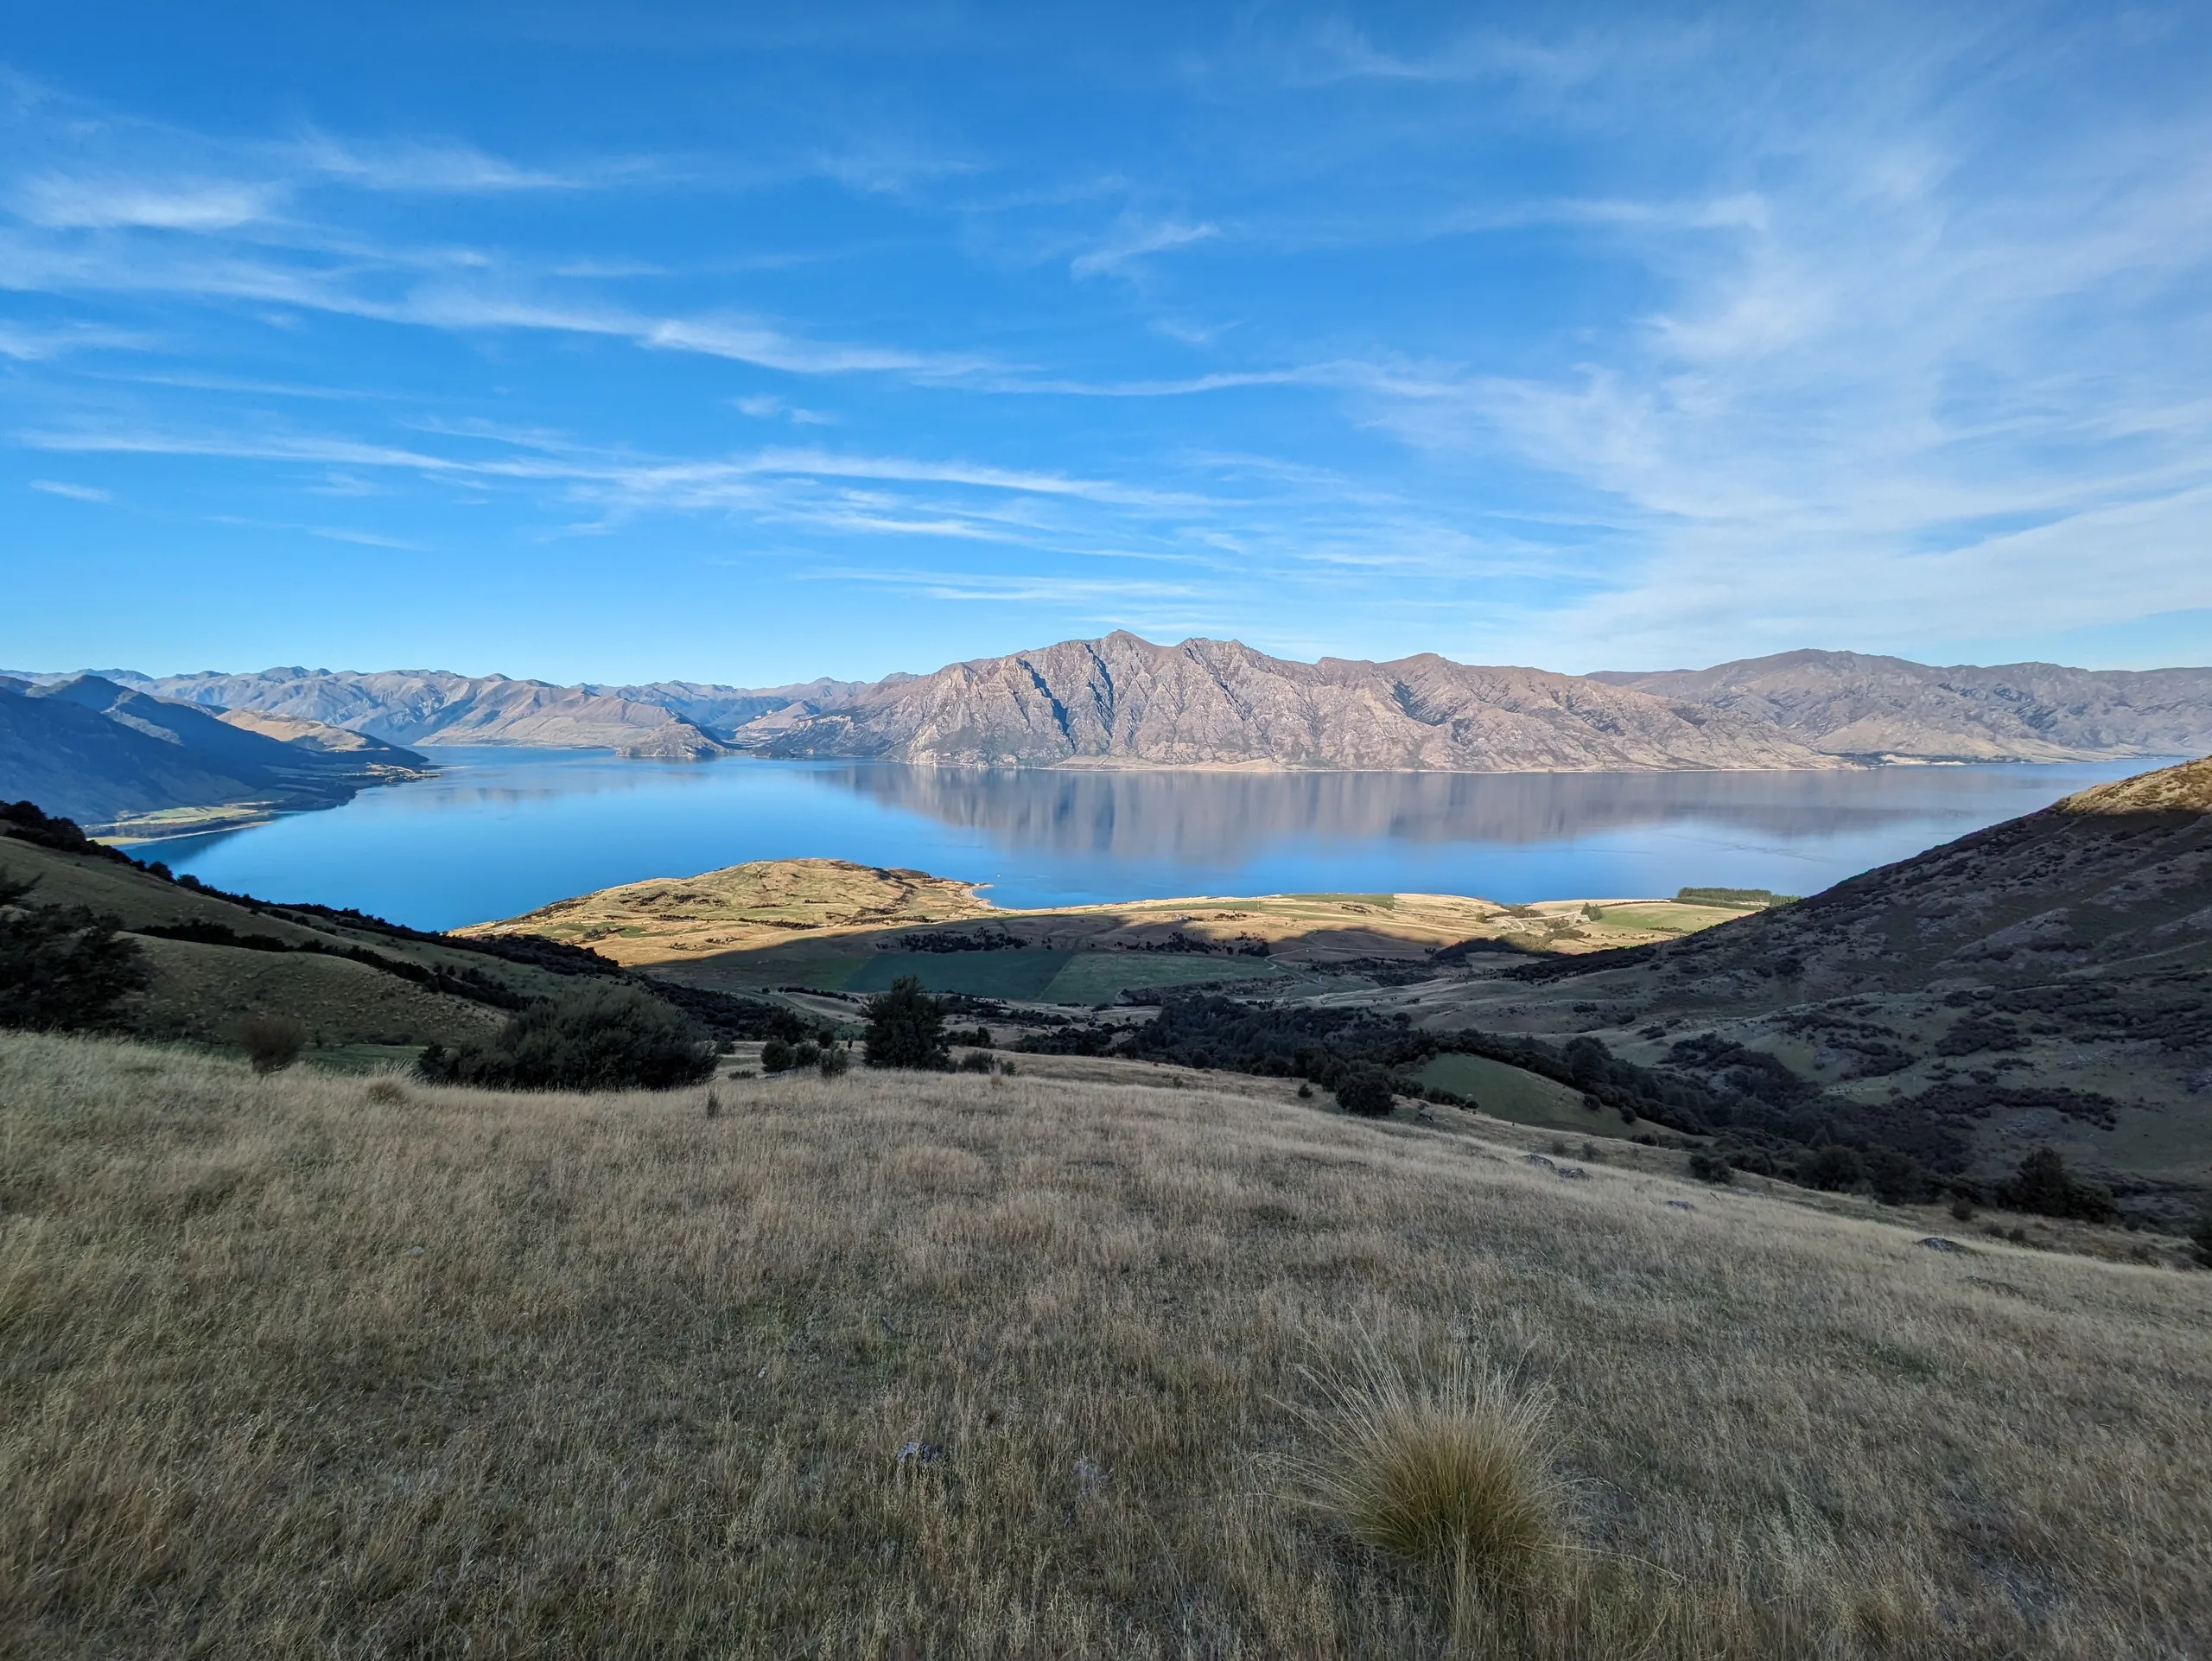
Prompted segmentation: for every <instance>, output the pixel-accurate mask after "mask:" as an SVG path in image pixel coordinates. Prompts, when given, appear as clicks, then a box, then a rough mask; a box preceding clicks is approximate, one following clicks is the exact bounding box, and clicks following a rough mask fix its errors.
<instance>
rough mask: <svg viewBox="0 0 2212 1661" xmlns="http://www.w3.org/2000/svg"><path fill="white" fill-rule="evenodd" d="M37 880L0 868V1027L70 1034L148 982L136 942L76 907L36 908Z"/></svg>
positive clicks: (112, 1013) (112, 923)
mask: <svg viewBox="0 0 2212 1661" xmlns="http://www.w3.org/2000/svg"><path fill="white" fill-rule="evenodd" d="M35 886H36V885H35V883H33V882H25V881H17V880H13V879H10V877H9V875H8V874H7V873H6V872H5V871H0V1027H16V1028H29V1029H31V1030H33V1031H35V1032H70V1031H82V1030H85V1029H86V1028H99V1027H105V1026H108V1025H110V1024H111V1022H112V1021H114V1020H115V1017H116V1015H117V1013H118V1005H120V1004H121V1003H122V1002H123V1000H124V998H126V997H128V996H130V994H131V993H133V992H137V991H142V990H144V989H145V987H146V986H147V985H148V984H149V983H151V981H152V980H153V973H152V971H151V970H150V969H149V968H148V966H147V964H146V954H145V952H144V951H143V950H142V949H141V948H140V946H139V945H138V942H137V941H136V940H134V939H130V938H129V937H128V936H127V935H123V934H119V933H118V932H116V931H117V929H118V926H119V925H118V922H117V920H116V919H114V918H112V917H96V916H94V915H93V914H92V913H90V912H88V911H86V910H84V909H83V908H82V907H66V908H65V907H55V908H54V909H51V910H39V911H34V910H32V909H31V908H30V907H27V906H24V905H22V903H21V902H22V899H23V897H24V896H25V895H26V894H29V893H30V891H31V889H32V888H34V887H35Z"/></svg>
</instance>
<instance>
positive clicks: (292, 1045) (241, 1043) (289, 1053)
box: [231, 1014, 308, 1072]
mask: <svg viewBox="0 0 2212 1661" xmlns="http://www.w3.org/2000/svg"><path fill="white" fill-rule="evenodd" d="M231 1036H232V1039H233V1040H234V1041H236V1042H237V1044H238V1047H239V1048H240V1049H242V1050H244V1051H245V1059H246V1060H247V1061H248V1062H250V1063H251V1065H252V1067H253V1070H254V1071H255V1072H283V1070H284V1069H285V1068H286V1067H289V1066H291V1065H292V1063H294V1062H295V1061H296V1060H299V1059H300V1053H301V1052H302V1050H304V1049H306V1048H307V1047H308V1029H307V1023H306V1022H304V1021H302V1020H301V1019H300V1018H299V1017H298V1016H297V1015H268V1014H256V1015H246V1016H244V1017H242V1018H241V1019H240V1020H239V1021H238V1025H237V1026H236V1027H234V1028H232V1032H231Z"/></svg>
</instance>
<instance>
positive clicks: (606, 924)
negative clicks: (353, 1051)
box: [454, 859, 1744, 984]
mask: <svg viewBox="0 0 2212 1661" xmlns="http://www.w3.org/2000/svg"><path fill="white" fill-rule="evenodd" d="M1743 914H1744V913H1742V912H1740V911H1733V910H1730V909H1728V908H1726V907H1711V906H1685V905H1677V904H1674V903H1672V902H1669V901H1618V900H1601V901H1589V900H1552V901H1542V902H1541V903H1539V904H1536V905H1533V906H1502V905H1500V904H1498V903H1497V901H1491V900H1478V899H1474V898H1471V897H1470V896H1467V895H1464V894H1263V895H1259V896H1256V897H1253V896H1247V897H1243V898H1238V897H1233V896H1231V897H1224V896H1222V895H1185V896H1181V897H1177V898H1170V899H1161V900H1135V901H1114V902H1112V903H1110V904H1105V905H1093V906H1070V907H1061V908H1059V909H1057V910H1043V911H1026V910H1001V909H1000V908H999V907H996V906H995V905H993V904H992V903H991V902H990V901H988V900H987V899H985V898H984V897H983V896H982V894H978V893H977V892H976V890H975V888H972V887H971V886H970V885H969V884H967V883H963V882H957V881H952V880H950V878H946V877H938V876H930V875H926V874H925V873H923V872H920V871H906V870H883V869H877V868H875V867H874V866H868V865H855V864H853V863H852V862H849V861H847V860H838V859H770V860H756V861H754V862H752V863H750V864H746V865H731V866H727V867H725V868H724V869H721V870H718V871H707V872H703V873H702V874H701V875H697V876H693V877H652V878H649V879H648V880H646V881H642V882H626V883H623V884H620V886H618V887H615V888H601V889H598V890H596V891H594V892H593V893H590V894H578V895H576V896H575V897H574V898H573V899H568V900H556V901H554V902H553V903H552V904H551V905H550V906H543V907H539V908H538V909H537V910H536V911H533V912H529V913H524V915H522V916H520V917H510V918H506V919H505V920H499V921H494V922H486V923H476V924H472V925H471V926H468V927H467V928H462V929H456V930H455V931H454V932H455V933H457V934H461V935H464V936H467V935H494V934H540V935H543V936H545V937H546V938H547V939H555V940H563V941H566V942H568V943H569V944H571V945H588V946H590V947H591V948H592V949H593V950H594V951H598V952H601V953H602V954H603V955H605V956H607V957H610V958H613V959H614V960H615V961H616V962H617V963H620V964H627V965H631V966H633V967H635V966H659V967H666V966H669V965H671V964H680V965H682V966H683V967H684V968H685V969H686V970H687V971H707V972H708V973H709V977H712V976H713V975H715V974H722V975H728V974H737V973H742V972H744V971H747V969H748V968H750V969H753V970H757V971H759V973H757V974H754V975H753V981H754V983H760V984H766V983H773V982H775V981H779V980H787V979H791V978H792V977H798V978H802V979H803V978H804V964H806V963H807V962H808V961H810V960H812V961H817V962H818V960H819V959H820V958H821V957H822V955H823V953H825V952H831V953H837V952H842V953H847V954H851V953H865V952H868V951H876V950H880V949H887V948H890V947H892V946H894V945H897V944H898V942H899V939H900V937H901V936H903V935H905V934H906V933H908V932H912V930H914V929H915V928H917V927H918V926H924V925H928V924H935V923H960V922H975V923H988V925H989V926H991V928H992V930H993V931H994V932H1003V933H1006V934H1008V935H1010V936H1012V937H1013V938H1014V939H1019V940H1021V941H1023V942H1025V943H1027V945H1032V946H1039V947H1044V948H1046V949H1049V950H1052V951H1119V950H1127V949H1131V948H1135V949H1139V950H1142V949H1146V948H1158V947H1160V946H1161V945H1165V944H1166V943H1168V942H1170V941H1172V940H1173V939H1176V938H1177V937H1179V936H1181V937H1187V938H1189V939H1198V940H1210V941H1216V942H1222V943H1230V944H1237V945H1243V944H1249V943H1250V942H1252V941H1257V940H1263V941H1266V942H1268V945H1269V947H1270V950H1271V955H1273V956H1274V957H1275V958H1279V959H1281V961H1283V962H1286V963H1293V964H1317V965H1326V964H1332V963H1341V962H1343V961H1345V960H1347V959H1363V958H1376V957H1382V958H1402V959H1404V960H1407V961H1417V960H1419V959H1420V958H1422V957H1424V956H1425V955H1426V954H1427V953H1428V952H1429V951H1433V950H1434V949H1435V948H1436V947H1438V946H1442V945H1452V943H1454V942H1455V941H1459V940H1465V939H1470V938H1471V937H1475V936H1481V937H1483V938H1485V939H1497V940H1503V941H1506V942H1508V943H1509V944H1511V945H1517V946H1521V947H1522V948H1524V949H1526V950H1528V951H1559V952H1564V953H1567V954H1573V953H1575V952H1581V951H1603V950H1605V949H1607V948H1610V947H1615V946H1624V945H1644V944H1647V943H1649V942H1651V941H1654V940H1665V939H1674V938H1675V937H1676V936H1678V935H1682V934H1691V933H1695V932H1697V931H1698V930H1700V929H1704V928H1710V927H1712V926H1713V925H1714V924H1716V923H1722V922H1726V921H1727V920H1729V919H1730V918H1732V917H1737V916H1741V915H1743ZM762 976H765V977H766V980H763V979H762V978H761V977H762Z"/></svg>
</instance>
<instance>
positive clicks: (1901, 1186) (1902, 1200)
mask: <svg viewBox="0 0 2212 1661" xmlns="http://www.w3.org/2000/svg"><path fill="white" fill-rule="evenodd" d="M1866 1186H1867V1187H1870V1188H1872V1190H1873V1191H1874V1198H1875V1199H1877V1200H1880V1201H1881V1202H1882V1203H1883V1204H1884V1205H1885V1206H1907V1205H1910V1204H1911V1203H1912V1202H1913V1201H1914V1200H1924V1199H1926V1198H1927V1197H1928V1190H1929V1181H1928V1174H1927V1173H1926V1172H1925V1171H1923V1170H1922V1169H1921V1168H1920V1161H1918V1160H1916V1159H1915V1158H1913V1157H1912V1155H1910V1154H1901V1153H1899V1152H1897V1149H1894V1148H1877V1149H1875V1150H1874V1151H1873V1152H1872V1153H1871V1154H1869V1155H1867V1156H1866Z"/></svg>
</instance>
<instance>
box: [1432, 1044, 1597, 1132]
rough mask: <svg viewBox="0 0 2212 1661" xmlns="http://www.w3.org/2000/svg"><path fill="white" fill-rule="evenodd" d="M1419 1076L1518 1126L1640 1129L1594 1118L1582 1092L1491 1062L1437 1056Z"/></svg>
mask: <svg viewBox="0 0 2212 1661" xmlns="http://www.w3.org/2000/svg"><path fill="white" fill-rule="evenodd" d="M1416 1076H1417V1077H1418V1078H1419V1079H1421V1083H1422V1084H1424V1085H1438V1086H1440V1087H1441V1088H1443V1089H1445V1090H1449V1091H1454V1092H1455V1093H1457V1094H1459V1095H1461V1096H1465V1097H1467V1098H1470V1099H1471V1100H1472V1101H1473V1102H1474V1104H1475V1105H1476V1106H1478V1107H1479V1108H1480V1109H1481V1110H1482V1111H1484V1112H1485V1113H1487V1114H1489V1115H1490V1116H1491V1117H1492V1118H1498V1119H1508V1120H1510V1121H1511V1122H1512V1123H1515V1124H1526V1125H1533V1126H1535V1127H1536V1128H1538V1129H1540V1130H1573V1131H1577V1132H1580V1134H1582V1135H1584V1136H1626V1135H1628V1134H1629V1133H1630V1132H1631V1131H1633V1130H1636V1129H1637V1126H1635V1125H1628V1124H1623V1123H1621V1116H1620V1115H1619V1114H1618V1113H1616V1112H1614V1111H1611V1109H1610V1108H1606V1109H1601V1110H1600V1111H1598V1112H1595V1113H1593V1112H1592V1111H1590V1110H1589V1109H1588V1108H1586V1107H1585V1106H1583V1105H1582V1092H1581V1091H1579V1090H1573V1089H1570V1088H1569V1087H1568V1086H1567V1085H1562V1084H1560V1083H1559V1082H1558V1081H1557V1080H1555V1079H1547V1078H1545V1077H1543V1076H1542V1075H1541V1073H1535V1072H1524V1071H1523V1070H1522V1069H1521V1068H1519V1067H1516V1066H1509V1065H1508V1064H1507V1063H1505V1062H1503V1061H1493V1060H1490V1059H1489V1058H1488V1057H1487V1056H1481V1055H1438V1056H1433V1057H1431V1058H1430V1060H1429V1062H1428V1065H1427V1066H1425V1067H1423V1068H1422V1069H1421V1072H1419V1074H1417V1075H1416Z"/></svg>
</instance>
